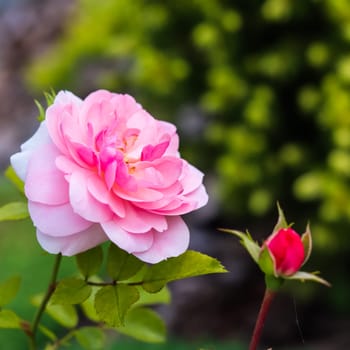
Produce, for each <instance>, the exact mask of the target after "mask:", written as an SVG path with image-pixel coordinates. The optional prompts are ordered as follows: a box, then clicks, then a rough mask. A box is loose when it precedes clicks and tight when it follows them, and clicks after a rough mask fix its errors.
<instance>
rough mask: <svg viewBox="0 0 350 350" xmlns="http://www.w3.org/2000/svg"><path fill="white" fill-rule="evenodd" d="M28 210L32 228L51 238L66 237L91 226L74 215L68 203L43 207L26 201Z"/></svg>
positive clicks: (43, 205)
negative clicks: (32, 224)
mask: <svg viewBox="0 0 350 350" xmlns="http://www.w3.org/2000/svg"><path fill="white" fill-rule="evenodd" d="M28 209H29V213H30V216H31V218H32V220H33V223H34V226H35V227H37V228H38V229H39V230H40V231H41V232H44V233H45V234H49V235H51V236H56V237H64V236H68V235H71V234H74V233H77V232H80V231H83V230H86V229H87V228H88V227H90V226H91V225H92V222H89V221H86V220H84V219H83V218H82V217H80V216H79V215H77V214H75V213H74V212H73V208H72V206H71V205H70V204H69V203H67V204H63V205H45V204H40V203H36V202H32V201H28Z"/></svg>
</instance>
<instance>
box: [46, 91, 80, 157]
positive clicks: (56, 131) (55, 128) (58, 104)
mask: <svg viewBox="0 0 350 350" xmlns="http://www.w3.org/2000/svg"><path fill="white" fill-rule="evenodd" d="M81 103H82V101H81V100H80V99H79V98H78V97H76V96H75V95H73V94H72V93H71V92H64V91H61V92H60V93H59V94H58V95H57V96H56V98H55V101H54V104H52V105H51V106H50V107H49V108H48V109H47V111H46V119H45V120H46V123H47V129H48V131H49V134H50V137H51V139H52V141H53V142H54V144H55V145H56V146H57V147H58V148H59V149H60V150H61V152H63V153H66V151H67V146H66V140H65V137H66V136H65V135H66V134H65V131H69V134H71V132H72V131H73V130H76V129H77V117H78V114H79V108H80V106H81ZM63 124H64V125H65V127H63ZM63 129H65V130H63Z"/></svg>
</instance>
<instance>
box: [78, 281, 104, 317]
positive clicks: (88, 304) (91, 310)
mask: <svg viewBox="0 0 350 350" xmlns="http://www.w3.org/2000/svg"><path fill="white" fill-rule="evenodd" d="M94 279H96V278H94ZM96 282H101V281H96ZM99 289H100V287H96V286H92V292H91V294H90V296H89V297H88V298H87V299H86V300H85V301H84V302H83V303H82V304H80V306H81V308H82V311H83V312H84V314H85V316H86V317H87V318H88V319H90V320H91V321H93V322H96V323H97V322H99V321H100V318H99V316H98V315H97V313H96V309H95V296H96V293H97V291H98V290H99Z"/></svg>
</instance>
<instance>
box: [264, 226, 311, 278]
mask: <svg viewBox="0 0 350 350" xmlns="http://www.w3.org/2000/svg"><path fill="white" fill-rule="evenodd" d="M265 244H266V246H267V249H268V250H269V252H270V254H271V256H272V257H273V259H274V264H275V271H276V273H277V275H280V276H281V275H282V276H283V275H284V276H290V275H293V274H295V273H296V272H297V271H298V270H299V269H300V267H301V265H302V264H303V262H304V259H305V250H304V245H303V243H302V241H301V238H300V236H299V235H298V234H297V233H296V232H295V231H294V230H293V229H291V228H283V229H280V230H278V231H277V232H275V233H274V234H272V235H271V236H270V237H269V238H268V239H267V240H266V242H265Z"/></svg>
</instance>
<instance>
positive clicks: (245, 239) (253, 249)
mask: <svg viewBox="0 0 350 350" xmlns="http://www.w3.org/2000/svg"><path fill="white" fill-rule="evenodd" d="M219 230H220V231H222V232H227V233H231V234H233V235H235V236H237V237H238V238H240V240H241V243H242V245H243V246H244V247H245V248H246V249H247V251H248V253H249V254H250V256H251V257H252V258H253V260H254V261H255V262H256V263H257V262H258V260H259V254H260V247H259V245H258V244H257V243H256V242H254V241H253V238H252V237H251V236H250V234H249V233H248V232H247V233H243V232H240V231H236V230H230V229H226V228H220V229H219Z"/></svg>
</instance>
